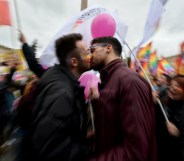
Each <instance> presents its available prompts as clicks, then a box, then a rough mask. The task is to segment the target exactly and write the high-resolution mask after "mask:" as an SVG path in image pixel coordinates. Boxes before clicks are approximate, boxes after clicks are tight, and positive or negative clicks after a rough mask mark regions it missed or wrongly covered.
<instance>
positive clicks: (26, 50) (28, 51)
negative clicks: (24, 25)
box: [19, 30, 46, 78]
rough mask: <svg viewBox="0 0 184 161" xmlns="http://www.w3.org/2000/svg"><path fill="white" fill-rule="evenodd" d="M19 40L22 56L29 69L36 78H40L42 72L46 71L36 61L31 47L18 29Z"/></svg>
mask: <svg viewBox="0 0 184 161" xmlns="http://www.w3.org/2000/svg"><path fill="white" fill-rule="evenodd" d="M19 41H20V42H21V43H22V51H23V54H24V57H25V59H26V61H27V63H28V65H29V68H30V70H31V71H32V72H33V73H35V74H36V75H37V76H38V78H40V77H41V76H42V75H43V73H44V72H45V71H46V69H44V67H43V66H42V65H41V64H39V63H38V61H37V60H36V58H35V53H34V52H33V50H32V48H31V47H30V46H29V45H28V43H27V40H26V38H25V36H24V34H23V33H22V32H21V31H20V30H19Z"/></svg>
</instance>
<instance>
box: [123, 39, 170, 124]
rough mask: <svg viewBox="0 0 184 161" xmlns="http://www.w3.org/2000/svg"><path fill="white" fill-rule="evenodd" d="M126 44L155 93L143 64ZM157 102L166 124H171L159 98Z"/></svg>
mask: <svg viewBox="0 0 184 161" xmlns="http://www.w3.org/2000/svg"><path fill="white" fill-rule="evenodd" d="M124 44H125V45H126V46H127V47H128V49H129V50H130V52H131V54H132V55H133V56H134V58H135V60H136V62H137V63H138V65H139V67H140V68H141V70H142V71H143V73H144V75H145V77H146V79H147V80H148V83H149V84H150V86H151V89H152V90H153V91H154V90H155V89H154V88H153V85H152V84H151V81H150V79H149V77H148V75H147V74H146V72H145V71H144V69H143V67H142V65H141V63H140V62H139V60H138V59H137V57H136V56H135V55H134V53H133V52H132V50H131V49H130V47H129V45H128V44H127V43H126V42H125V41H124ZM157 102H158V104H159V106H160V108H161V111H162V113H163V115H164V118H165V120H166V122H167V123H168V122H169V119H168V117H167V115H166V112H165V110H164V108H163V106H162V104H161V102H160V99H159V98H157Z"/></svg>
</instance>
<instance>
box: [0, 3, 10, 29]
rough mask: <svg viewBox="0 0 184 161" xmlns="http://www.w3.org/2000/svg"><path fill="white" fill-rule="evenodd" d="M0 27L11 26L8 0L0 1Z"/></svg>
mask: <svg viewBox="0 0 184 161" xmlns="http://www.w3.org/2000/svg"><path fill="white" fill-rule="evenodd" d="M0 25H8V26H11V17H10V9H9V2H8V0H0Z"/></svg>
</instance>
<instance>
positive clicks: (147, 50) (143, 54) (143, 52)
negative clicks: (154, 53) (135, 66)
mask: <svg viewBox="0 0 184 161" xmlns="http://www.w3.org/2000/svg"><path fill="white" fill-rule="evenodd" d="M151 47H152V42H150V43H149V44H147V45H146V46H145V47H142V48H140V49H139V51H138V53H137V58H138V60H140V59H142V58H149V56H150V54H151Z"/></svg>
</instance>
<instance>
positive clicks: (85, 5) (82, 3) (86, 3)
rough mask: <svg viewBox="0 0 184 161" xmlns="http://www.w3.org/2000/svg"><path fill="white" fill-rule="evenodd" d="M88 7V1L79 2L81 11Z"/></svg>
mask: <svg viewBox="0 0 184 161" xmlns="http://www.w3.org/2000/svg"><path fill="white" fill-rule="evenodd" d="M87 6H88V0H81V11H82V10H84V9H86V8H87Z"/></svg>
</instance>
